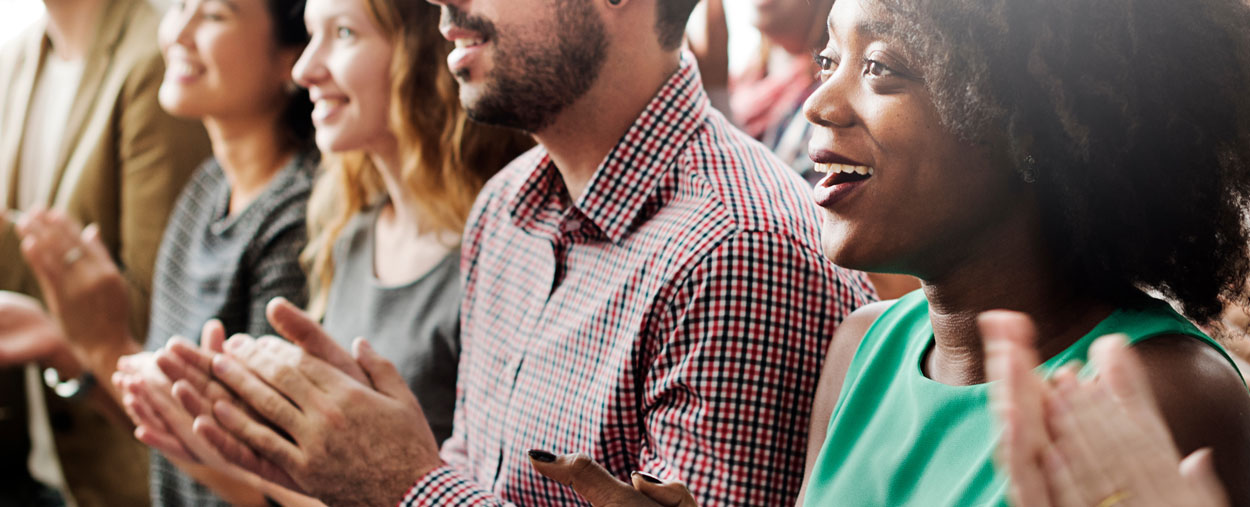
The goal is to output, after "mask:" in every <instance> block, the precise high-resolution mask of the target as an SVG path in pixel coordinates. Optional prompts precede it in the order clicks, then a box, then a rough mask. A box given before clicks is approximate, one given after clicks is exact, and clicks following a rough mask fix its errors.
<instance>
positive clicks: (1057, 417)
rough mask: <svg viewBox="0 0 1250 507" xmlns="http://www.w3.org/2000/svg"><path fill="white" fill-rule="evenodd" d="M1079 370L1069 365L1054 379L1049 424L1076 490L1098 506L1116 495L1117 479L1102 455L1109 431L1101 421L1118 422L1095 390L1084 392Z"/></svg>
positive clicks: (1048, 405) (1049, 403)
mask: <svg viewBox="0 0 1250 507" xmlns="http://www.w3.org/2000/svg"><path fill="white" fill-rule="evenodd" d="M1076 370H1077V369H1076V368H1075V367H1073V366H1072V365H1067V366H1064V367H1062V368H1060V369H1059V370H1058V371H1057V372H1055V374H1054V376H1053V379H1052V380H1053V383H1054V390H1053V394H1052V395H1051V396H1048V397H1047V405H1046V407H1047V423H1048V425H1049V426H1050V429H1051V433H1052V435H1053V440H1054V443H1055V448H1056V449H1057V450H1058V452H1059V454H1060V455H1061V456H1062V458H1063V461H1064V462H1065V463H1067V465H1068V466H1069V467H1070V468H1071V476H1072V477H1074V478H1076V483H1075V484H1073V485H1072V486H1071V487H1075V488H1076V489H1077V490H1078V492H1079V493H1080V495H1081V497H1082V498H1083V499H1084V500H1085V502H1086V503H1097V502H1099V501H1101V500H1102V499H1103V498H1107V497H1108V496H1111V495H1112V494H1114V493H1115V492H1116V488H1117V487H1118V484H1117V482H1116V481H1115V478H1114V477H1112V475H1111V474H1110V470H1109V469H1110V467H1108V466H1106V463H1105V462H1104V461H1105V459H1106V456H1103V455H1102V453H1100V452H1099V450H1098V449H1099V445H1098V443H1099V440H1098V439H1099V438H1105V437H1106V436H1107V435H1106V433H1105V431H1106V430H1105V428H1102V427H1100V426H1099V425H1098V420H1099V419H1101V418H1110V419H1111V420H1114V418H1115V415H1114V413H1112V414H1108V413H1106V412H1107V411H1106V410H1103V408H1104V407H1103V406H1099V405H1098V404H1097V403H1096V402H1094V400H1091V399H1090V396H1091V395H1092V394H1094V393H1096V392H1097V391H1096V390H1093V389H1081V387H1080V385H1079V381H1078V380H1077V377H1076Z"/></svg>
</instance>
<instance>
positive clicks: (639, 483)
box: [632, 472, 698, 507]
mask: <svg viewBox="0 0 1250 507" xmlns="http://www.w3.org/2000/svg"><path fill="white" fill-rule="evenodd" d="M632 478H633V482H634V489H636V490H638V491H639V492H641V493H642V494H644V495H647V498H650V499H651V500H653V501H655V502H656V503H658V504H660V505H663V506H664V507H698V504H696V503H695V501H694V496H693V495H691V494H690V490H688V489H686V485H685V484H682V483H680V482H676V481H673V482H664V481H661V480H660V479H659V478H657V477H656V476H654V475H651V474H649V473H646V472H634V474H633V477H632Z"/></svg>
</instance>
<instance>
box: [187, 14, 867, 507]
mask: <svg viewBox="0 0 1250 507" xmlns="http://www.w3.org/2000/svg"><path fill="white" fill-rule="evenodd" d="M694 3H695V2H693V1H689V0H597V1H594V2H585V1H581V0H560V1H557V2H554V3H553V2H549V1H546V0H525V1H520V0H455V1H448V2H440V4H441V5H442V8H443V10H442V31H443V34H444V36H445V37H446V38H448V39H451V40H454V41H455V45H456V48H457V49H456V50H455V51H453V52H452V53H451V54H450V55H449V57H448V64H449V66H450V68H451V71H452V72H453V74H454V75H456V76H457V78H458V80H459V81H460V84H461V86H460V98H461V102H462V104H463V105H464V107H465V109H466V110H467V111H468V114H469V115H470V117H471V118H474V119H476V120H479V121H483V122H487V123H492V124H497V125H502V126H508V127H512V128H515V129H518V130H524V131H527V132H532V133H533V136H534V138H535V139H536V140H537V141H539V144H540V145H541V146H540V147H538V148H536V149H535V150H533V151H531V152H529V153H527V154H526V155H523V156H522V157H520V158H519V159H517V160H516V161H514V162H513V163H512V164H510V165H509V166H508V168H506V169H504V170H503V171H502V172H500V173H499V175H497V176H495V177H494V178H493V179H492V180H491V181H490V182H489V183H487V185H486V186H485V187H484V189H483V192H482V194H481V196H480V197H479V198H478V200H477V203H476V205H475V206H474V212H473V213H472V214H471V215H470V216H471V218H470V219H469V221H468V223H469V225H468V227H467V228H466V233H465V240H464V246H463V261H462V264H461V266H462V275H463V276H464V277H465V280H466V282H465V297H464V301H463V304H462V306H461V320H460V323H461V343H462V347H463V349H462V350H463V352H462V355H461V361H460V370H459V381H458V385H457V397H458V399H457V403H456V412H455V425H454V428H453V432H452V436H451V438H450V439H448V440H447V441H446V442H445V443H444V444H443V445H442V447H441V454H440V448H439V446H438V442H437V439H436V438H435V437H434V436H433V431H432V428H431V427H430V425H429V424H428V421H427V418H426V417H425V416H424V415H423V413H422V410H421V406H420V403H419V402H418V401H417V399H416V397H415V396H414V395H413V394H412V392H411V391H410V390H409V389H408V386H407V385H406V383H405V382H404V380H403V377H402V376H400V375H399V374H398V373H397V371H396V370H395V368H394V366H393V365H390V364H389V363H388V362H386V361H385V360H384V359H382V358H381V357H380V356H378V355H377V353H376V352H375V351H373V349H372V347H371V346H370V345H369V342H368V341H367V340H358V341H357V342H355V343H354V348H355V351H356V352H357V354H358V358H359V362H358V360H357V359H354V358H352V357H351V356H350V355H348V353H347V352H346V351H345V350H343V348H342V347H341V346H338V345H337V344H335V343H334V342H333V340H332V339H331V338H329V337H328V336H327V335H326V334H325V333H324V331H322V330H320V329H318V328H317V326H316V324H315V323H313V322H310V321H308V319H300V318H299V316H298V315H295V313H296V312H289V311H287V310H289V308H286V307H284V306H283V305H280V304H278V305H274V306H273V307H271V310H272V311H271V313H272V316H273V317H274V318H275V325H278V324H281V325H278V326H277V327H279V331H284V332H285V333H284V334H283V336H284V337H286V338H288V339H290V340H292V341H293V342H294V343H295V344H297V345H299V346H297V345H293V344H291V343H286V342H283V341H281V340H279V339H277V338H272V337H270V338H261V339H259V340H257V339H252V338H249V337H243V336H238V337H234V338H232V339H231V340H230V341H228V342H226V347H225V350H226V353H225V354H218V355H217V356H216V357H214V359H213V361H212V362H211V366H212V375H213V377H214V378H216V379H220V380H221V381H222V382H224V383H225V384H227V385H229V386H230V387H231V388H232V390H233V392H235V393H238V394H239V397H240V400H241V402H242V404H243V405H245V406H249V407H251V408H252V409H256V412H255V414H252V415H251V416H249V415H248V413H247V412H246V411H242V410H238V409H237V408H236V406H235V405H233V404H231V403H227V402H225V401H224V400H221V401H217V402H215V403H214V404H213V406H212V411H211V413H208V414H204V415H201V416H199V417H198V418H197V419H196V421H195V423H194V429H195V430H197V431H198V432H201V433H203V434H204V435H205V436H207V437H209V440H210V441H213V442H214V444H215V446H216V447H217V448H218V449H219V450H220V451H221V452H222V453H223V454H226V455H227V456H229V457H230V458H231V459H232V460H234V461H236V462H238V463H239V464H241V465H244V466H246V467H247V468H249V469H250V470H254V471H258V472H260V473H262V474H263V475H264V476H266V477H272V478H273V479H274V480H288V481H290V482H289V484H291V485H293V486H295V487H298V488H300V489H301V490H302V491H304V492H306V493H308V494H311V495H312V496H316V497H318V498H319V499H321V500H322V501H325V502H327V503H330V504H338V503H347V502H361V503H370V504H378V505H381V504H384V503H394V502H399V501H401V499H402V500H403V501H404V503H405V504H411V505H457V504H459V505H466V504H476V503H487V504H493V503H521V504H574V503H577V502H579V500H578V499H577V498H576V496H575V494H574V492H573V491H571V490H569V489H567V488H565V487H563V486H561V485H559V484H556V483H554V482H551V481H548V480H546V479H544V478H542V477H540V476H538V475H537V474H535V473H534V472H533V471H532V470H530V469H529V465H528V463H529V459H528V458H527V456H529V455H531V451H532V454H534V455H541V454H542V453H543V452H546V451H544V450H543V449H553V450H564V449H571V448H590V449H591V452H594V453H596V455H598V456H601V457H604V458H605V459H609V460H611V461H610V463H611V464H610V466H611V467H612V469H613V470H614V472H615V473H618V474H620V475H622V476H625V475H627V474H628V473H629V471H631V470H634V469H637V468H638V467H643V466H645V467H647V468H651V469H654V470H656V471H657V472H660V473H663V474H665V475H668V476H671V477H683V478H687V479H688V480H689V481H691V484H692V489H694V491H695V492H696V494H699V495H701V497H702V498H705V499H708V500H709V501H716V502H719V503H724V504H733V505H744V504H745V505H776V504H782V503H786V502H790V501H793V498H794V496H795V495H796V494H797V493H798V486H799V481H800V479H801V471H802V453H803V449H804V448H805V442H804V441H803V435H802V434H801V433H799V432H795V431H793V428H795V427H803V426H804V425H805V422H804V421H805V420H806V419H807V407H810V399H808V398H807V396H808V395H810V393H811V392H812V389H813V387H814V385H813V382H814V381H815V380H816V379H815V371H816V370H817V368H818V366H817V365H818V358H819V357H820V356H821V354H822V353H823V350H825V348H826V346H827V338H828V337H829V336H830V335H831V334H832V332H833V330H834V329H835V328H836V327H837V325H838V322H839V321H840V319H841V316H842V315H844V314H846V313H847V312H849V311H850V309H851V308H854V307H857V306H859V305H861V304H864V303H866V302H867V301H869V300H870V299H871V294H872V290H871V288H870V287H868V286H867V281H866V280H864V279H863V277H862V276H860V275H859V274H857V273H854V272H850V271H846V270H843V269H840V268H837V267H835V266H833V265H831V264H830V263H828V262H827V261H826V260H825V259H824V258H823V257H822V256H821V255H820V250H819V248H820V247H819V238H818V234H817V232H818V229H819V218H818V214H817V210H816V209H815V208H814V207H813V206H812V204H811V203H810V201H809V200H808V197H807V196H808V193H809V188H808V187H807V185H806V184H805V183H804V182H803V181H802V180H801V179H800V178H799V177H798V176H797V175H795V174H794V172H793V171H791V170H790V169H788V168H786V167H785V166H784V165H783V164H782V163H781V162H780V161H778V160H777V159H776V158H775V157H774V156H772V155H771V154H770V153H769V152H768V151H767V150H766V149H765V148H764V147H763V146H762V145H760V144H759V143H758V142H755V141H753V140H751V139H750V138H748V137H747V136H745V135H744V134H742V133H741V132H739V131H737V130H736V129H734V128H733V127H732V126H731V125H730V123H729V122H728V121H726V120H725V118H724V117H723V116H722V115H721V114H720V113H718V112H717V111H715V110H713V109H712V108H711V107H710V106H709V104H708V102H707V98H706V95H705V94H704V92H703V86H702V84H701V82H700V79H699V73H698V69H697V68H696V64H695V62H694V61H693V58H691V57H689V55H686V54H683V52H682V51H681V44H682V36H683V31H684V27H685V25H686V22H687V20H688V18H689V15H690V10H691V9H692V8H693V7H694ZM782 281H787V282H789V283H781V282H782ZM284 308H286V309H284ZM300 346H302V347H303V348H301V347H300ZM318 357H321V358H324V359H318ZM796 365H806V369H805V368H802V367H798V366H796ZM340 368H343V369H346V370H348V371H349V372H350V376H349V374H348V373H344V372H343V371H342V370H341V369H340ZM366 372H368V374H366ZM204 376H205V377H206V376H207V375H204ZM261 379H264V380H263V381H262V380H261ZM314 386H322V387H321V388H318V387H314ZM801 393H808V395H803V394H801ZM284 400H285V401H284ZM258 418H263V419H267V420H268V421H269V422H271V423H273V424H274V426H272V427H271V426H266V425H264V422H263V421H261V420H260V419H258ZM274 427H277V428H281V430H282V431H284V432H286V434H287V435H289V436H290V438H291V439H290V440H288V439H287V438H286V437H283V436H282V435H281V434H280V433H279V432H276V431H274V429H273V428H274ZM231 436H235V437H244V436H245V437H246V438H244V439H243V441H242V442H240V441H238V440H235V441H233V443H234V444H242V443H244V442H245V443H246V444H248V445H247V446H246V447H244V446H241V445H232V444H231V442H230V441H227V440H222V438H220V437H226V438H229V437H231ZM256 453H259V456H260V457H262V458H264V461H257V460H256V459H255V458H256V457H257V456H258V454H256ZM265 463H268V465H266V464H265ZM770 478H771V479H770ZM759 481H765V482H771V483H774V484H775V485H774V487H769V488H755V487H753V483H755V482H759Z"/></svg>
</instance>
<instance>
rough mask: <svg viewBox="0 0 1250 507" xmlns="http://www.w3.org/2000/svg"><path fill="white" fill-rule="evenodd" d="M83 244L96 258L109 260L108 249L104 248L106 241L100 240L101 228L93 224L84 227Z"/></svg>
mask: <svg viewBox="0 0 1250 507" xmlns="http://www.w3.org/2000/svg"><path fill="white" fill-rule="evenodd" d="M82 242H83V244H84V245H86V246H87V249H88V250H91V252H92V253H94V254H95V256H96V257H99V258H101V259H108V258H109V251H108V247H106V246H104V241H103V240H102V239H100V226H98V225H96V224H94V223H91V224H87V226H86V227H83V229H82Z"/></svg>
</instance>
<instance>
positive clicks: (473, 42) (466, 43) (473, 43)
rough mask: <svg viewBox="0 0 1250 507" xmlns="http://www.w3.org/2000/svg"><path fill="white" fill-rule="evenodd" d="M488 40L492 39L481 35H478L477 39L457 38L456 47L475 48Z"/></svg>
mask: <svg viewBox="0 0 1250 507" xmlns="http://www.w3.org/2000/svg"><path fill="white" fill-rule="evenodd" d="M487 42H490V39H487V38H486V37H484V36H479V37H478V38H476V39H470V38H463V39H456V40H455V44H456V49H469V48H475V47H478V46H483V45H485V44H486V43H487Z"/></svg>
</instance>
